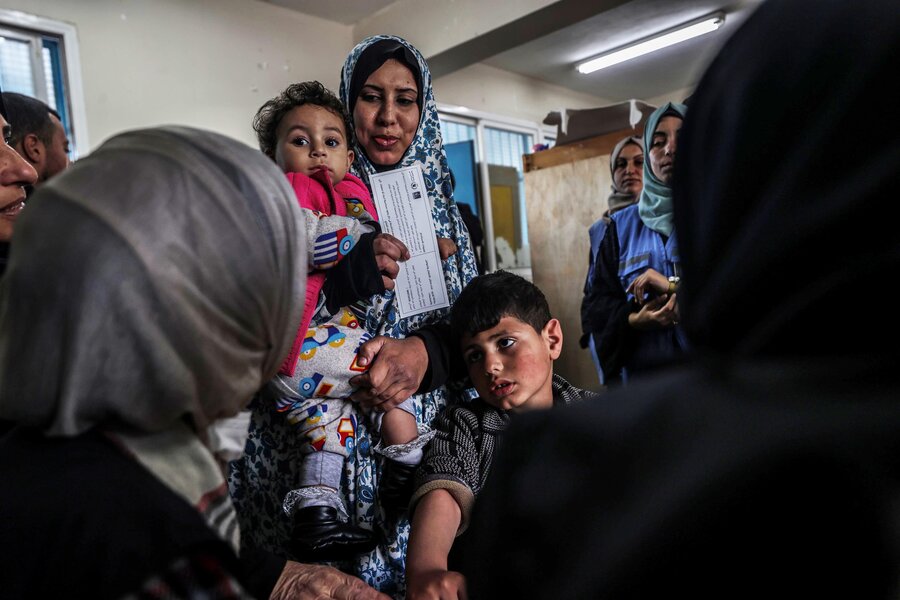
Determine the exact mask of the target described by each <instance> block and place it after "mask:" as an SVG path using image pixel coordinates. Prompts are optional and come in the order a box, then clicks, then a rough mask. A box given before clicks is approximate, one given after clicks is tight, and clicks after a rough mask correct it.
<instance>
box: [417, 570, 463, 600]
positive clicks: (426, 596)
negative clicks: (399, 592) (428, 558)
mask: <svg viewBox="0 0 900 600" xmlns="http://www.w3.org/2000/svg"><path fill="white" fill-rule="evenodd" d="M406 598H407V600H458V599H459V600H466V598H467V596H466V578H465V577H463V575H462V573H457V572H456V571H442V570H435V571H428V572H427V573H420V574H419V575H417V576H416V577H415V578H413V579H412V580H411V581H409V586H408V588H407V590H406Z"/></svg>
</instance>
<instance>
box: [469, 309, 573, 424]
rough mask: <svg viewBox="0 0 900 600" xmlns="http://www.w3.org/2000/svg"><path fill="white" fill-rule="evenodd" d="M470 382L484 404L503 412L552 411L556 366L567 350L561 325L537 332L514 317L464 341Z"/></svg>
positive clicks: (555, 323) (554, 323) (550, 323)
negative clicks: (556, 362)
mask: <svg viewBox="0 0 900 600" xmlns="http://www.w3.org/2000/svg"><path fill="white" fill-rule="evenodd" d="M460 346H461V348H462V352H463V359H464V360H465V362H466V367H467V368H468V370H469V377H470V378H471V379H472V383H473V384H474V385H475V389H476V390H477V391H478V394H479V395H480V396H481V399H482V400H484V401H485V402H487V403H488V404H490V405H491V406H493V407H495V408H499V409H502V410H515V411H523V410H531V409H535V408H550V407H551V406H553V388H552V387H551V384H552V379H553V361H554V360H556V359H557V358H559V353H560V352H561V351H562V329H561V328H560V325H559V321H557V320H556V319H550V321H548V322H547V324H546V325H545V326H544V329H543V330H542V331H541V332H540V333H538V332H537V331H535V330H534V328H533V327H531V325H529V324H528V323H524V322H522V321H520V320H519V319H517V318H515V317H503V318H502V319H500V322H499V323H497V325H496V326H494V327H491V328H490V329H487V330H485V331H482V332H480V333H478V334H476V335H463V337H462V339H461V340H460Z"/></svg>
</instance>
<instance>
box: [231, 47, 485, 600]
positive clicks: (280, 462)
mask: <svg viewBox="0 0 900 600" xmlns="http://www.w3.org/2000/svg"><path fill="white" fill-rule="evenodd" d="M383 39H392V40H396V41H398V42H400V43H401V44H403V45H405V46H406V47H407V48H409V50H410V51H411V52H412V53H413V54H414V55H415V56H416V58H417V60H418V63H419V69H420V72H421V81H422V87H423V90H422V92H423V94H422V99H423V103H422V114H421V117H420V120H419V128H418V131H417V132H416V136H415V138H414V140H413V142H412V144H411V145H410V147H409V148H408V149H407V151H406V154H405V155H404V156H403V159H402V160H401V161H400V162H399V163H398V164H397V165H396V166H395V168H402V167H407V166H410V165H419V166H420V167H421V169H422V174H423V177H424V180H425V187H426V188H427V191H428V198H429V200H430V202H431V204H432V218H433V222H434V230H435V234H436V235H437V236H439V237H445V238H450V239H452V240H453V241H454V242H456V245H457V247H458V251H457V253H456V254H455V255H454V256H452V257H450V258H449V259H447V260H446V261H444V262H443V269H444V279H445V282H446V284H447V292H448V297H449V299H450V302H451V303H452V302H454V301H455V300H456V298H457V297H458V296H459V294H460V292H461V291H462V288H463V287H464V286H465V284H466V283H468V282H469V281H470V280H471V279H472V278H473V277H475V276H476V275H477V266H476V263H475V257H474V255H473V253H472V250H471V245H470V243H469V236H468V232H467V231H466V228H465V225H464V224H463V221H462V217H461V216H460V213H459V210H458V208H457V206H456V203H455V202H454V200H453V190H452V186H451V182H450V169H449V167H448V166H447V156H446V154H445V153H444V148H443V141H442V137H441V130H440V124H439V121H438V113H437V106H436V104H435V101H434V93H433V90H432V87H431V73H430V72H429V70H428V65H427V64H426V63H425V59H424V58H423V57H422V55H421V54H420V53H419V52H418V50H416V49H415V48H413V47H412V46H411V45H409V44H408V43H407V42H406V41H405V40H402V39H400V38H396V37H393V36H375V37H371V38H368V39H366V40H364V41H362V42H361V43H360V44H359V45H358V46H356V48H354V49H353V50H352V51H351V53H350V55H349V56H348V58H347V61H346V63H345V65H344V69H343V72H342V77H341V99H342V101H343V102H344V104H345V105H349V98H348V97H347V94H348V90H349V86H350V79H351V77H352V73H353V69H354V67H355V65H356V62H357V60H358V59H359V56H360V54H361V53H362V52H363V51H364V50H365V49H366V48H367V47H368V46H369V45H371V44H373V43H374V42H377V41H379V40H383ZM355 150H356V162H355V163H354V168H353V170H354V172H355V173H356V174H357V175H358V176H359V177H360V178H361V179H362V180H363V181H365V182H366V183H368V180H369V175H370V174H373V173H375V172H376V169H375V167H374V166H373V165H372V164H371V162H369V160H368V159H367V157H366V155H365V153H364V152H363V151H362V149H361V148H358V147H357V148H355ZM448 315H449V309H442V310H438V311H433V312H430V313H424V314H420V315H415V316H412V317H408V318H401V317H400V316H399V315H398V314H397V309H396V306H395V304H394V295H393V293H392V292H390V291H388V292H385V293H384V294H382V295H377V296H373V297H372V298H371V299H370V302H369V308H368V311H367V314H366V316H365V321H366V323H365V328H366V330H368V331H370V332H374V333H380V334H383V335H386V336H390V337H393V338H404V337H406V336H407V335H408V334H409V333H410V332H413V331H415V330H416V329H419V328H420V327H422V326H425V325H428V324H431V323H436V322H440V321H443V320H446V319H447V317H448ZM413 400H414V404H415V413H416V421H417V423H418V424H419V426H420V431H421V430H423V429H424V430H425V431H428V429H430V425H431V422H432V421H433V420H434V418H435V417H436V416H437V415H438V414H439V413H440V412H441V410H442V409H443V408H444V407H445V406H446V405H447V403H448V400H449V394H448V392H447V390H446V389H445V388H443V387H442V388H439V389H437V390H435V391H434V392H430V393H427V394H419V395H415V396H413ZM354 411H355V413H356V415H357V419H356V421H357V432H356V440H355V441H356V443H355V445H354V446H353V448H350V449H348V450H349V456H348V458H347V461H346V463H345V472H344V477H343V480H342V482H341V485H342V489H341V492H342V494H343V496H344V501H345V505H346V506H347V508H348V512H349V513H350V518H351V520H353V521H354V522H355V523H357V524H358V525H360V526H362V527H366V528H370V529H373V530H374V531H375V533H376V536H377V537H378V539H379V540H381V541H380V543H379V545H378V547H377V548H376V549H375V550H374V551H372V552H371V553H369V554H366V555H361V556H360V557H359V558H358V559H356V560H353V561H350V562H346V563H342V564H338V565H336V566H338V567H339V568H341V569H342V570H344V571H347V572H348V573H352V574H354V575H357V576H359V577H360V578H362V579H363V580H364V581H365V582H367V583H368V584H369V585H371V586H373V587H375V588H376V589H378V590H380V591H382V592H385V593H387V594H390V595H392V596H394V597H397V598H402V597H403V596H404V595H405V581H404V570H405V557H406V546H407V542H408V540H409V522H408V520H407V519H406V517H405V516H404V517H400V518H399V520H393V521H392V520H390V519H388V518H386V516H385V515H384V512H383V511H382V510H381V508H380V507H379V506H378V502H377V493H378V492H377V490H378V476H379V473H380V471H381V468H382V466H383V461H384V460H385V459H384V458H383V457H382V456H380V455H379V454H377V453H376V452H375V446H376V445H377V443H378V441H379V440H378V438H377V436H376V435H373V432H372V429H371V427H370V424H369V422H368V420H367V419H365V418H362V417H363V415H362V412H361V411H360V410H359V408H358V407H356V406H354ZM304 443H305V440H304V439H302V437H301V436H298V435H297V433H296V431H295V430H293V428H291V427H290V426H289V425H288V424H287V423H286V422H285V420H284V418H283V416H282V415H279V414H277V413H276V412H275V410H274V408H273V407H272V406H271V405H266V404H265V403H263V402H261V401H257V402H256V403H255V404H254V411H253V419H252V421H251V425H250V437H249V440H248V443H247V448H246V452H245V457H244V459H243V460H242V461H239V462H236V463H233V466H232V476H231V487H232V494H233V496H234V502H235V504H236V506H237V507H238V512H239V516H240V518H241V531H242V533H243V535H244V538H245V539H246V540H247V542H248V543H250V544H253V545H254V546H258V547H261V548H264V549H267V550H270V551H272V552H275V553H277V554H280V555H282V556H290V552H289V550H288V541H289V534H290V523H289V521H288V519H287V518H286V517H285V515H284V513H283V512H282V509H281V503H282V500H283V498H284V495H285V494H286V493H287V492H288V491H289V490H290V489H292V487H293V486H294V485H295V484H296V482H297V481H298V477H299V465H300V461H299V457H300V456H301V452H302V446H303V444H304Z"/></svg>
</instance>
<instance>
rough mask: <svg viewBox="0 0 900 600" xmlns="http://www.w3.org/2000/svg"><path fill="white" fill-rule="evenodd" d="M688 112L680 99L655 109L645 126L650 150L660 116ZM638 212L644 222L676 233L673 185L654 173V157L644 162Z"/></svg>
mask: <svg viewBox="0 0 900 600" xmlns="http://www.w3.org/2000/svg"><path fill="white" fill-rule="evenodd" d="M686 114H687V106H685V105H684V104H678V103H676V102H667V103H665V104H664V105H662V106H660V107H659V108H657V109H656V110H655V111H653V114H651V115H650V118H649V119H647V124H646V125H645V126H644V148H646V152H647V153H648V154H649V153H650V148H651V147H652V144H653V132H654V131H656V126H657V125H659V121H660V119H662V118H663V117H664V116H666V115H677V116H680V117H681V118H682V119H684V116H685V115H686ZM638 213H639V214H640V215H641V221H643V222H644V225H646V226H647V227H649V228H650V229H652V230H653V231H657V232H659V233H661V234H663V235H664V236H666V237H668V236H670V235H672V229H674V227H675V220H674V215H675V211H674V210H673V207H672V188H671V186H668V185H666V184H665V183H663V182H662V181H660V180H659V178H658V177H657V176H656V175H654V174H653V169H652V168H651V166H650V160H645V161H644V189H643V191H642V192H641V200H640V202H638Z"/></svg>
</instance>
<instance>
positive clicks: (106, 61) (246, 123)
mask: <svg viewBox="0 0 900 600" xmlns="http://www.w3.org/2000/svg"><path fill="white" fill-rule="evenodd" d="M3 4H4V8H9V9H12V10H19V11H22V12H25V13H30V14H34V15H38V16H41V17H46V18H49V19H54V20H57V21H64V22H67V23H70V24H73V25H74V26H75V27H76V29H77V31H78V41H79V45H80V52H81V69H82V77H83V86H84V101H85V104H86V109H87V122H88V131H89V135H90V143H91V146H92V147H96V146H98V145H99V144H100V143H101V142H102V141H103V140H104V139H106V138H108V137H109V136H111V135H113V134H115V133H118V132H120V131H123V130H127V129H133V128H137V127H147V126H152V125H160V124H166V123H177V124H184V125H193V126H196V127H204V128H208V129H213V130H216V131H219V132H221V133H224V134H226V135H230V136H232V137H235V138H238V139H241V140H243V141H245V142H247V143H249V144H252V145H254V146H255V145H256V139H255V136H254V134H253V130H252V129H251V127H250V121H251V119H252V118H253V115H254V114H255V113H256V110H257V109H258V108H259V107H260V105H261V104H262V103H263V102H265V101H266V100H268V99H269V98H271V97H272V96H274V95H276V94H277V93H278V92H280V91H281V90H282V89H284V87H285V86H287V85H288V84H289V83H293V82H295V81H303V80H307V79H318V80H320V81H321V82H322V83H323V84H325V85H326V86H328V87H329V88H332V89H334V90H335V91H337V85H338V83H339V78H340V69H341V65H342V64H343V61H344V58H345V57H346V55H347V51H348V50H349V49H350V48H351V47H352V43H353V40H352V28H351V27H350V26H347V25H341V24H338V23H334V22H332V21H326V20H323V19H319V18H316V17H311V16H307V15H303V14H300V13H297V12H295V11H291V10H288V9H285V8H281V7H278V6H274V5H271V4H267V3H264V2H257V1H247V0H191V1H184V0H181V1H179V0H91V1H73V0H5V1H4V3H3Z"/></svg>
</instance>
